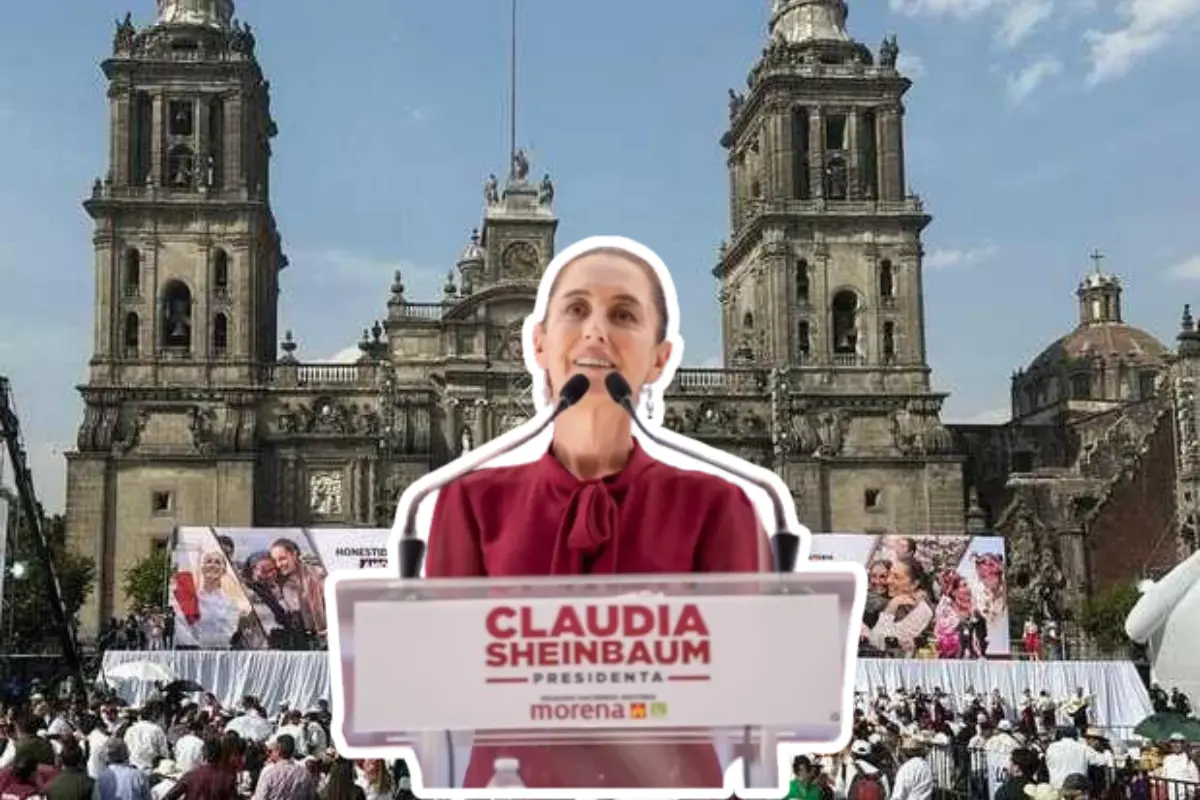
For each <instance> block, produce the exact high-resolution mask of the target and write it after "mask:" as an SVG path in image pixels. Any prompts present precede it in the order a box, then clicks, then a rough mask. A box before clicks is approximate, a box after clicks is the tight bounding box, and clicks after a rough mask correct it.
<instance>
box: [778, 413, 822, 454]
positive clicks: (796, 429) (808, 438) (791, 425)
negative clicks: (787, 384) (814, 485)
mask: <svg viewBox="0 0 1200 800" xmlns="http://www.w3.org/2000/svg"><path fill="white" fill-rule="evenodd" d="M815 416H816V415H815V414H813V413H812V410H811V409H810V408H809V406H808V404H807V403H805V402H804V401H802V400H801V401H796V402H791V403H789V402H786V401H785V403H784V412H783V414H782V416H781V420H780V422H781V423H782V428H781V430H780V432H779V436H778V442H777V447H778V449H779V450H780V451H781V453H783V454H785V455H794V456H814V455H816V454H817V453H818V452H819V451H820V449H821V445H822V439H821V433H820V431H818V430H817V425H816V423H815V421H814V420H815Z"/></svg>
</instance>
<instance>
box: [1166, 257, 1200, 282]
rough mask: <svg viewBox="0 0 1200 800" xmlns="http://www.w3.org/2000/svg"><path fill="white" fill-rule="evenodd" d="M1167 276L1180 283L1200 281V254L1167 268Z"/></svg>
mask: <svg viewBox="0 0 1200 800" xmlns="http://www.w3.org/2000/svg"><path fill="white" fill-rule="evenodd" d="M1167 274H1168V275H1170V276H1171V277H1172V278H1176V279H1178V280H1181V281H1196V280H1200V253H1197V254H1196V255H1194V256H1191V257H1190V258H1185V259H1184V260H1183V261H1180V262H1178V263H1176V264H1172V265H1171V266H1169V267H1167Z"/></svg>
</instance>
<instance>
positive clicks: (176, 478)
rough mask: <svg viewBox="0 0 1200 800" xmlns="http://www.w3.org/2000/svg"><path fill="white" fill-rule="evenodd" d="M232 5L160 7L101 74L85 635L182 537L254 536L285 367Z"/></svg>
mask: <svg viewBox="0 0 1200 800" xmlns="http://www.w3.org/2000/svg"><path fill="white" fill-rule="evenodd" d="M233 13H234V8H233V2H232V0H158V4H157V16H156V17H155V19H154V20H153V22H152V23H151V24H149V25H147V26H145V27H139V26H138V25H136V24H135V22H134V19H133V15H132V14H130V15H127V16H126V17H125V19H124V20H123V21H120V22H118V24H117V28H116V32H115V35H114V39H113V50H112V55H111V56H110V57H109V58H108V59H107V60H105V61H104V63H103V70H104V74H105V77H106V78H107V79H108V98H109V120H110V131H109V158H108V165H107V169H106V171H105V174H104V177H102V178H100V179H97V180H96V182H95V184H94V185H93V187H92V193H91V197H90V198H89V199H88V200H87V201H86V203H85V204H84V206H85V208H86V210H87V213H88V214H89V216H90V217H91V218H92V220H93V221H94V223H95V232H94V237H93V241H94V245H95V281H96V312H95V313H96V324H95V341H94V343H93V354H92V358H91V360H90V372H89V376H88V380H87V383H86V385H85V386H84V387H82V390H81V391H82V394H83V398H84V402H85V411H84V419H83V422H82V424H81V426H80V429H79V437H78V449H77V451H76V452H74V453H72V454H70V456H69V461H68V480H67V515H68V528H69V535H70V537H71V540H72V543H73V544H74V546H76V547H78V548H80V549H81V550H82V551H84V552H87V553H88V554H90V555H94V556H95V557H96V559H97V565H98V568H99V580H98V582H99V586H98V587H97V591H96V592H95V593H93V595H92V596H93V601H92V603H91V605H90V606H89V607H87V608H85V609H84V612H83V616H84V619H83V623H84V628H85V630H89V629H91V630H94V628H95V626H96V625H97V624H98V623H99V622H100V621H101V620H102V619H105V618H107V617H108V616H110V615H112V614H120V613H124V612H125V611H126V610H127V609H124V608H116V607H113V600H112V598H113V595H114V592H113V586H114V585H116V584H118V583H119V581H120V579H121V575H122V574H124V572H125V570H126V569H127V568H128V567H129V566H130V565H131V564H133V563H135V562H136V561H137V560H139V559H140V558H142V557H143V556H145V555H146V554H147V553H149V552H150V551H151V550H152V549H153V548H155V547H160V548H161V547H165V546H166V543H167V538H168V537H169V535H170V533H171V531H172V530H173V528H174V527H175V526H176V525H178V524H184V523H186V522H189V521H198V522H201V523H203V524H213V525H233V524H237V525H249V524H253V521H254V508H255V497H254V486H255V483H254V471H255V458H254V441H253V439H254V435H255V427H256V415H257V406H256V404H257V402H258V393H257V391H256V390H257V388H261V387H263V386H265V384H266V381H267V377H268V376H267V375H266V374H265V371H264V367H263V365H264V364H270V363H273V362H274V360H275V343H276V341H277V338H278V337H277V335H276V334H277V332H276V314H277V294H278V273H279V271H280V270H281V269H282V268H283V267H284V265H285V263H286V262H285V259H284V257H283V255H282V252H281V245H280V237H279V234H278V232H277V229H276V224H275V218H274V215H273V213H272V211H271V205H270V200H269V197H270V188H271V183H270V157H271V145H270V142H271V138H272V137H273V136H274V135H275V133H276V130H275V123H274V121H273V120H272V118H271V110H270V90H269V84H268V82H267V81H266V79H265V78H264V76H263V73H262V70H261V68H260V66H259V63H258V60H257V58H256V56H255V38H254V34H253V32H252V30H251V28H250V26H249V25H243V24H241V23H238V22H235V21H234V18H233Z"/></svg>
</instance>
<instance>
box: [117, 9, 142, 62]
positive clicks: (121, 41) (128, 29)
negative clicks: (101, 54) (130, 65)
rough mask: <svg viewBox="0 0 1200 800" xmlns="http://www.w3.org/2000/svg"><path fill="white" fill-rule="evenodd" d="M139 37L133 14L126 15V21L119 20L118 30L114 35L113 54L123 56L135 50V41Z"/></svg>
mask: <svg viewBox="0 0 1200 800" xmlns="http://www.w3.org/2000/svg"><path fill="white" fill-rule="evenodd" d="M136 37H137V28H136V27H135V26H134V24H133V14H132V13H126V14H125V19H123V20H117V30H116V33H115V34H113V53H114V54H116V55H122V54H125V53H129V52H130V51H132V50H133V40H134V39H135V38H136Z"/></svg>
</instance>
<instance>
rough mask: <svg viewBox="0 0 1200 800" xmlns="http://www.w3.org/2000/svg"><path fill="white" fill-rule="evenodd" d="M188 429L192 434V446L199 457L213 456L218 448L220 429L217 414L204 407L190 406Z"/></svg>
mask: <svg viewBox="0 0 1200 800" xmlns="http://www.w3.org/2000/svg"><path fill="white" fill-rule="evenodd" d="M188 429H189V430H190V431H191V433H192V445H193V446H194V447H195V448H196V452H198V453H200V455H213V454H214V453H216V452H217V450H218V448H219V446H220V439H221V437H220V429H219V428H218V425H217V412H216V411H215V410H214V409H212V408H208V407H205V406H192V407H191V409H189V410H188Z"/></svg>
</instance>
